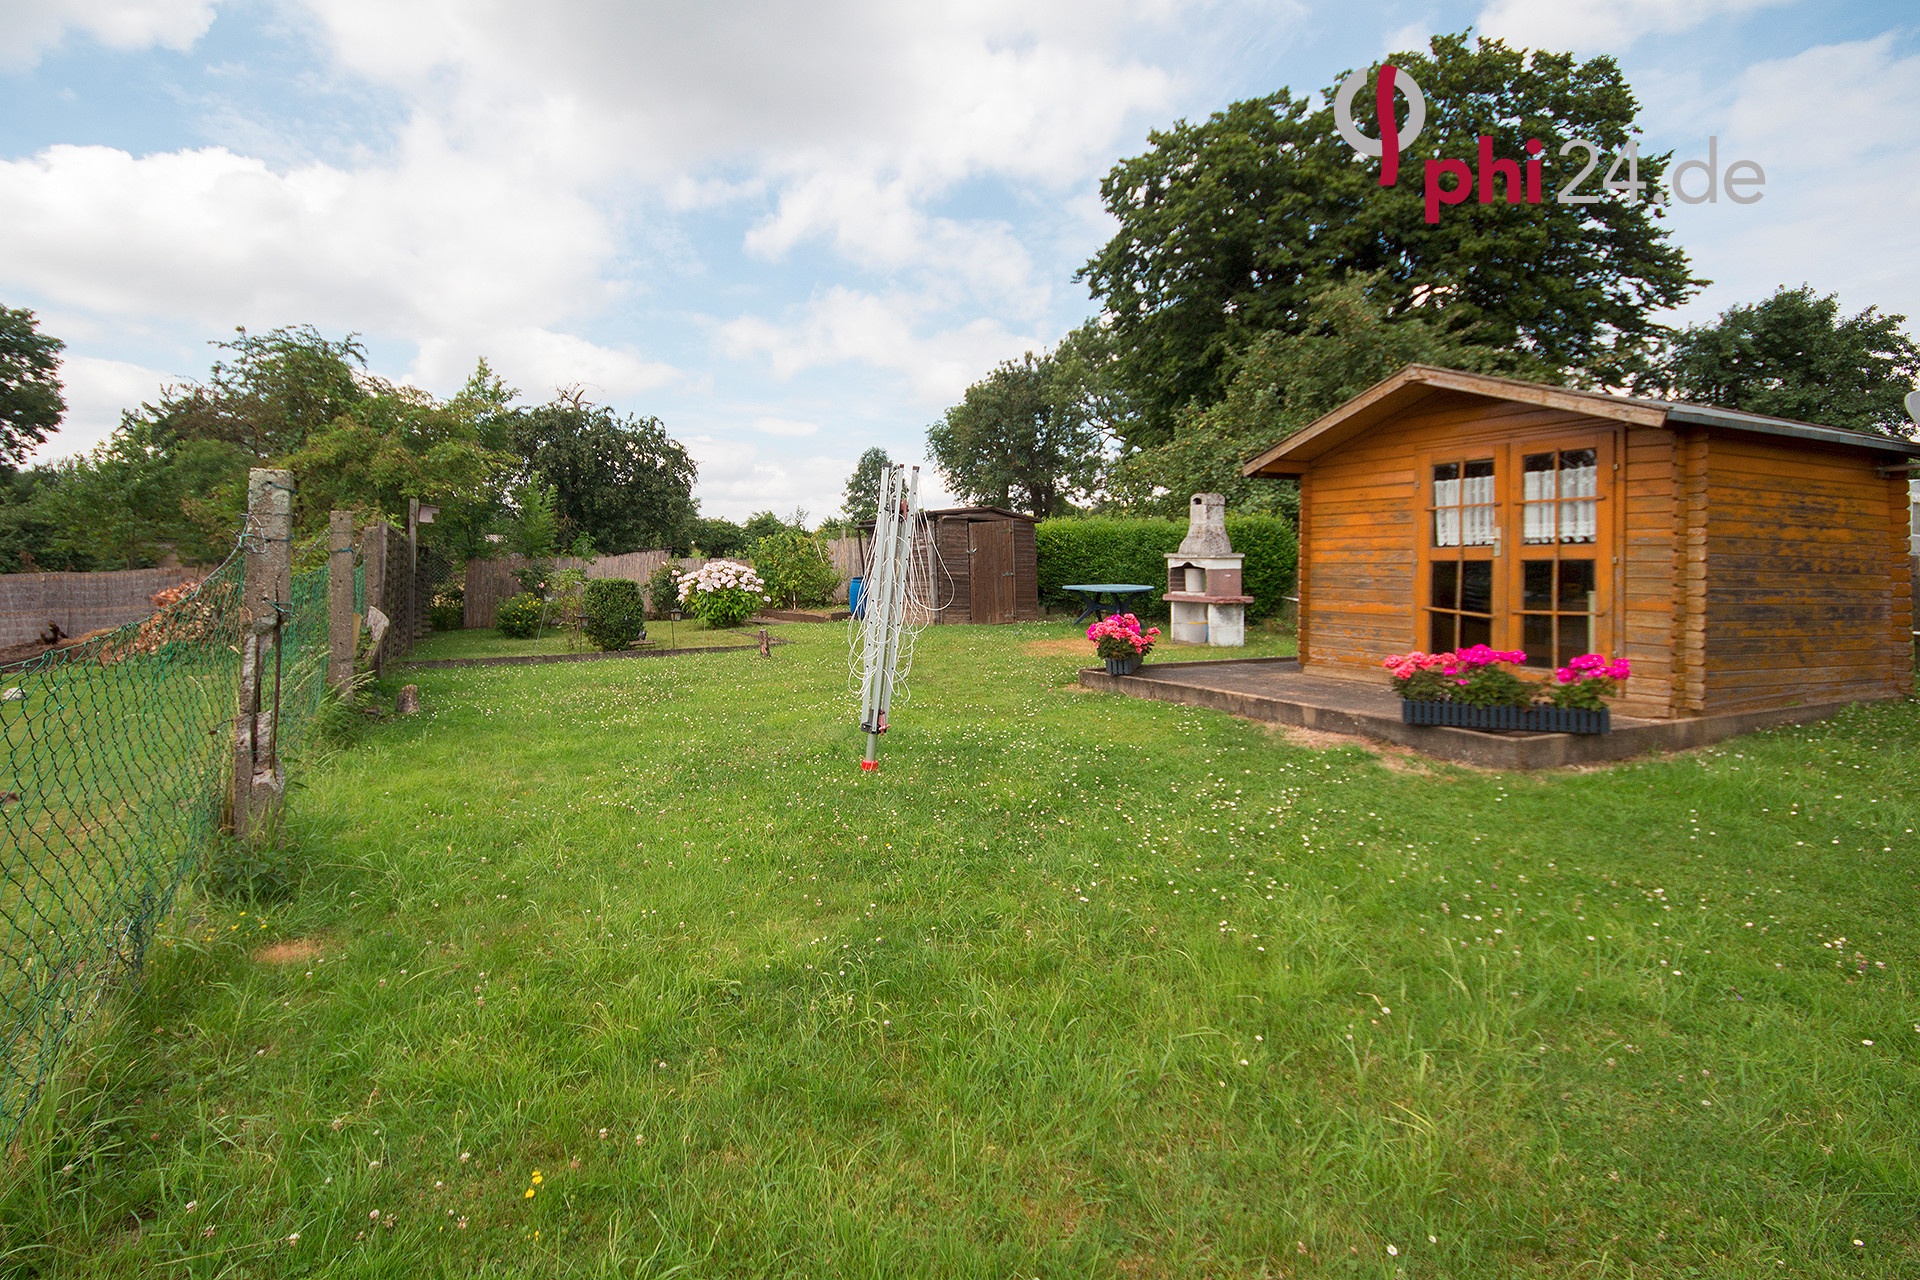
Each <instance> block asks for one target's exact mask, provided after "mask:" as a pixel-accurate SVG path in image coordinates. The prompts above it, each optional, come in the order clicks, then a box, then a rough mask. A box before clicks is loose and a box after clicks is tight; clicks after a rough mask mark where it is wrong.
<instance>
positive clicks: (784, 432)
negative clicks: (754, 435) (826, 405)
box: [753, 418, 820, 437]
mask: <svg viewBox="0 0 1920 1280" xmlns="http://www.w3.org/2000/svg"><path fill="white" fill-rule="evenodd" d="M753 429H754V430H755V431H758V432H760V433H761V434H763V435H769V436H794V437H804V436H810V435H816V434H818V433H819V430H820V424H819V423H817V422H800V421H797V420H796V419H793V418H755V419H754V420H753Z"/></svg>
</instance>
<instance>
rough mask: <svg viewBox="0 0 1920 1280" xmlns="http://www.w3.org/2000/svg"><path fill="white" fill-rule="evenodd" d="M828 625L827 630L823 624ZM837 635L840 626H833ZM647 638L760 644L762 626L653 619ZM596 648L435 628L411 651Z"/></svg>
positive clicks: (683, 645) (701, 645) (442, 654)
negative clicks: (710, 626) (720, 625)
mask: <svg viewBox="0 0 1920 1280" xmlns="http://www.w3.org/2000/svg"><path fill="white" fill-rule="evenodd" d="M821 625H822V624H820V623H808V622H801V623H785V624H776V625H773V626H769V627H767V628H766V630H767V634H769V635H771V636H774V637H776V638H784V637H786V636H788V635H790V634H791V633H792V632H793V630H794V629H795V627H808V626H813V627H818V626H821ZM823 629H825V628H823ZM831 629H832V630H834V631H835V632H836V633H838V631H839V628H837V627H833V628H831ZM647 640H648V641H649V642H650V644H649V646H648V647H650V648H655V649H668V648H673V649H706V648H711V647H714V646H719V645H739V644H758V643H759V642H760V628H759V627H753V626H747V627H727V628H722V629H720V630H717V631H714V630H709V629H708V628H707V624H706V623H704V622H701V621H699V620H698V619H695V618H688V619H686V620H685V621H683V622H649V623H648V624H647ZM593 652H596V650H595V649H594V647H593V646H592V645H591V644H589V643H587V642H586V641H584V640H581V641H576V640H573V639H572V638H571V637H569V636H568V635H567V634H566V633H565V632H553V631H549V632H547V633H546V634H545V635H543V636H541V637H540V638H539V639H537V640H514V639H511V638H509V637H507V636H503V635H501V634H500V632H499V631H497V630H496V629H494V628H493V627H476V628H474V629H473V630H471V631H436V632H434V633H433V634H432V635H430V636H428V637H427V638H426V639H424V640H422V641H420V642H419V643H418V644H416V645H414V646H413V652H412V653H410V654H408V655H407V660H408V661H412V662H426V661H429V660H438V659H441V658H506V657H520V656H523V655H530V654H551V653H593Z"/></svg>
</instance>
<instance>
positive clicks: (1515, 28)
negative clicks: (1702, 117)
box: [1474, 0, 1792, 53]
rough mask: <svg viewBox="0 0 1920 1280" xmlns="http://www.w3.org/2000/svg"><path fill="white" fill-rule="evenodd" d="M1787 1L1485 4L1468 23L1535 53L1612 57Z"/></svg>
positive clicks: (1531, 0)
mask: <svg viewBox="0 0 1920 1280" xmlns="http://www.w3.org/2000/svg"><path fill="white" fill-rule="evenodd" d="M1789 3H1792V0H1582V2H1581V3H1564V2H1555V3H1542V0H1488V3H1487V4H1486V5H1485V6H1484V7H1483V8H1482V9H1481V10H1480V17H1479V19H1478V20H1477V21H1476V22H1475V23H1474V26H1475V27H1477V28H1478V29H1479V30H1480V31H1481V32H1482V33H1483V34H1485V35H1489V36H1499V37H1501V38H1502V39H1504V40H1506V41H1508V42H1509V43H1512V44H1519V45H1525V46H1527V47H1530V48H1535V49H1572V50H1575V51H1577V52H1581V53H1602V52H1608V51H1617V50H1619V49H1622V48H1625V47H1626V46H1628V45H1631V44H1632V43H1633V42H1634V41H1636V40H1638V39H1640V38H1641V37H1642V36H1649V35H1674V34H1677V33H1678V32H1682V31H1691V30H1692V29H1693V28H1695V27H1697V26H1699V25H1701V24H1702V23H1704V22H1708V21H1711V20H1712V19H1714V18H1720V17H1733V16H1738V15H1741V14H1747V13H1751V12H1753V11H1755V10H1757V9H1765V8H1770V7H1774V6H1778V5H1782V4H1789Z"/></svg>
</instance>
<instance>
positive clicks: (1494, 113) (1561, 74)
mask: <svg viewBox="0 0 1920 1280" xmlns="http://www.w3.org/2000/svg"><path fill="white" fill-rule="evenodd" d="M1390 61H1392V62H1393V63H1394V64H1395V65H1396V66H1397V67H1400V68H1403V69H1405V70H1406V71H1407V72H1409V73H1410V74H1411V75H1412V76H1413V78H1414V79H1415V80H1416V81H1417V82H1418V83H1419V85H1420V86H1421V88H1422V89H1423V90H1424V92H1425V96H1426V102H1427V122H1426V128H1425V130H1424V131H1423V132H1422V133H1421V134H1420V136H1419V138H1418V140H1417V142H1416V143H1415V144H1414V145H1413V147H1411V148H1410V149H1409V150H1408V151H1407V152H1406V153H1404V154H1403V155H1402V157H1401V168H1400V177H1399V183H1398V185H1397V186H1395V187H1390V188H1389V187H1381V186H1380V185H1379V162H1378V161H1376V160H1370V159H1362V158H1361V157H1359V156H1357V155H1356V154H1355V153H1354V151H1353V149H1352V148H1351V147H1349V146H1348V145H1347V144H1346V143H1345V142H1344V141H1342V140H1341V138H1340V137H1339V134H1338V132H1337V131H1336V129H1335V127H1334V122H1333V114H1332V110H1331V108H1330V107H1329V106H1328V105H1326V104H1328V103H1330V102H1331V101H1332V99H1333V95H1334V91H1335V87H1336V86H1329V87H1328V88H1327V89H1326V90H1324V91H1323V92H1322V94H1321V95H1320V96H1319V97H1317V98H1314V97H1305V96H1296V95H1295V94H1293V93H1292V92H1290V91H1289V90H1285V89H1282V90H1280V91H1279V92H1277V93H1274V94H1270V95H1268V96H1267V97H1264V98H1256V99H1251V100H1248V101H1244V102H1236V103H1234V104H1232V105H1231V106H1229V107H1227V108H1226V109H1225V110H1223V111H1220V112H1217V113H1215V114H1214V115H1213V116H1211V117H1210V118H1208V119H1207V120H1205V121H1202V122H1200V123H1197V124H1194V123H1189V122H1186V121H1181V122H1179V123H1177V124H1175V125H1174V126H1173V127H1172V128H1170V129H1166V130H1163V131H1159V132H1155V133H1154V134H1152V135H1151V137H1150V139H1149V142H1150V145H1149V147H1148V149H1147V151H1146V152H1145V153H1144V154H1142V155H1138V156H1135V157H1132V158H1131V159H1127V160H1123V161H1121V162H1120V163H1119V164H1117V165H1116V166H1114V168H1113V171H1112V172H1111V173H1110V174H1109V175H1108V176H1107V178H1106V180H1105V182H1104V183H1103V184H1102V186H1101V194H1102V196H1103V198H1104V199H1105V202H1106V206H1107V209H1108V210H1109V211H1110V212H1111V213H1112V214H1113V216H1114V217H1115V218H1117V219H1119V222H1120V230H1119V231H1118V232H1117V233H1116V234H1115V235H1114V237H1113V238H1112V240H1111V241H1109V242H1108V243H1107V245H1106V246H1105V247H1104V248H1103V249H1101V251H1100V252H1099V253H1098V254H1097V255H1096V256H1095V257H1094V258H1093V259H1092V260H1091V261H1090V262H1088V263H1087V264H1086V266H1085V267H1084V268H1083V269H1082V271H1081V273H1080V275H1081V278H1082V279H1084V280H1086V281H1087V283H1088V284H1089V286H1090V287H1091V289H1092V291H1093V294H1094V296H1095V297H1096V298H1098V299H1099V300H1100V302H1101V303H1102V305H1103V307H1104V310H1105V313H1106V314H1105V316H1104V317H1103V322H1104V326H1105V330H1106V334H1107V337H1108V340H1109V341H1110V342H1111V344H1112V346H1113V349H1114V351H1115V353H1116V354H1117V356H1118V360H1117V372H1118V374H1119V376H1120V378H1121V380H1122V381H1123V383H1124V384H1125V386H1126V390H1127V391H1128V393H1129V398H1130V400H1131V402H1132V405H1133V407H1134V408H1135V410H1136V414H1135V416H1133V417H1132V418H1130V419H1129V420H1128V421H1127V422H1126V423H1125V424H1124V430H1125V432H1126V435H1127V443H1128V444H1129V445H1132V446H1141V445H1151V444H1157V443H1160V442H1162V441H1165V440H1167V439H1169V438H1170V437H1171V436H1172V433H1173V427H1174V421H1175V417H1176V414H1177V413H1178V411H1179V410H1181V409H1182V408H1184V407H1188V406H1200V407H1204V406H1206V405H1209V404H1212V403H1213V402H1215V401H1217V400H1219V399H1220V398H1221V397H1222V396H1223V395H1224V394H1225V391H1226V387H1227V382H1228V380H1229V379H1230V377H1231V375H1232V371H1233V370H1234V368H1235V367H1236V363H1237V357H1238V355H1239V353H1241V352H1242V351H1244V350H1245V349H1246V348H1247V347H1248V345H1249V344H1250V343H1251V342H1252V341H1253V339H1254V337H1255V336H1256V335H1258V334H1261V333H1265V332H1268V331H1275V330H1277V331H1283V332H1298V331H1299V330H1300V329H1301V328H1302V326H1303V325H1304V324H1305V323H1306V321H1305V315H1306V309H1307V308H1306V304H1307V302H1308V300H1309V299H1310V298H1311V297H1313V296H1314V295H1315V294H1317V293H1319V292H1320V291H1321V290H1322V289H1324V288H1326V287H1327V286H1328V285H1329V284H1331V283H1335V282H1337V281H1339V280H1340V279H1342V278H1345V277H1346V276H1349V275H1364V276H1368V277H1377V278H1378V279H1379V280H1380V281H1382V282H1384V283H1383V285H1381V286H1376V287H1384V288H1385V289H1386V290H1387V291H1388V294H1389V295H1390V300H1389V304H1388V310H1389V313H1390V314H1393V315H1398V314H1402V313H1404V312H1405V311H1407V310H1408V309H1410V308H1411V307H1413V306H1414V305H1415V304H1416V303H1422V302H1423V303H1426V304H1427V305H1429V306H1431V307H1434V308H1436V310H1434V311H1433V312H1430V314H1432V315H1434V316H1435V317H1436V319H1439V320H1441V321H1442V322H1443V324H1444V327H1445V328H1446V330H1447V331H1448V332H1449V333H1451V334H1452V335H1454V336H1455V337H1457V338H1459V339H1461V340H1463V341H1466V342H1469V343H1472V344H1473V345H1476V346H1479V347H1483V348H1486V349H1488V350H1489V351H1492V352H1495V353H1499V352H1511V353H1513V354H1514V356H1515V357H1516V359H1518V360H1520V361H1522V362H1523V363H1524V364H1525V365H1526V366H1530V367H1532V368H1536V369H1537V368H1539V367H1542V366H1545V367H1553V368H1561V369H1568V370H1571V371H1574V372H1575V374H1576V376H1578V375H1582V374H1584V375H1585V376H1588V377H1591V378H1592V379H1594V380H1597V381H1602V382H1606V381H1614V380H1616V379H1617V376H1618V375H1617V371H1618V369H1619V368H1620V367H1621V366H1622V364H1623V362H1624V361H1626V360H1627V359H1628V358H1629V357H1630V356H1631V354H1632V353H1634V352H1635V351H1637V350H1639V349H1640V348H1642V347H1643V346H1644V345H1645V344H1646V343H1647V342H1648V341H1649V340H1650V339H1652V338H1654V337H1655V336H1657V334H1658V333H1659V326H1658V325H1657V324H1656V323H1655V322H1654V321H1653V320H1652V319H1651V316H1652V315H1653V314H1654V313H1657V312H1658V311H1660V310H1661V309H1663V308H1667V307H1671V306H1673V305H1675V304H1677V303H1679V302H1680V301H1682V300H1683V299H1684V298H1686V297H1687V296H1688V295H1689V294H1690V293H1691V292H1692V291H1693V289H1694V288H1695V287H1696V286H1697V285H1698V284H1699V283H1700V282H1698V281H1696V280H1694V279H1693V278H1692V277H1691V274H1690V272H1689V270H1688V265H1687V259H1686V256H1685V255H1684V254H1683V253H1682V252H1681V251H1680V250H1679V248H1677V247H1676V246H1674V245H1673V244H1672V243H1671V242H1670V241H1669V238H1668V234H1667V230H1666V228H1665V227H1664V226H1663V225H1662V223H1661V221H1660V217H1661V211H1660V209H1659V208H1658V206H1656V205H1654V204H1653V203H1651V202H1649V201H1645V200H1643V201H1642V202H1640V203H1638V204H1630V203H1628V202H1627V201H1626V200H1625V199H1624V198H1621V197H1608V198H1605V199H1602V200H1601V201H1599V202H1598V203H1594V204H1559V203H1557V202H1556V201H1555V199H1554V192H1555V188H1557V187H1558V186H1559V185H1561V184H1562V183H1563V182H1564V181H1565V180H1566V178H1567V177H1569V176H1570V175H1571V174H1572V173H1573V172H1574V171H1575V170H1576V169H1577V167H1578V163H1570V162H1569V161H1568V160H1563V159H1560V158H1559V156H1558V152H1559V149H1560V146H1561V144H1562V143H1563V142H1565V141H1566V140H1568V139H1571V138H1576V137H1578V138H1586V139H1590V140H1591V141H1593V142H1594V143H1596V144H1598V145H1599V146H1600V147H1602V148H1604V149H1605V150H1606V151H1608V152H1612V151H1614V150H1615V149H1617V148H1620V147H1623V146H1624V145H1625V144H1626V143H1627V142H1628V141H1630V140H1633V139H1636V138H1637V137H1638V136H1639V128H1638V125H1637V121H1636V117H1637V112H1638V104H1637V102H1636V100H1635V98H1634V95H1633V92H1632V90H1631V89H1630V88H1629V87H1628V85H1627V83H1626V80H1625V79H1624V78H1623V77H1622V75H1621V73H1620V69H1619V67H1618V66H1617V65H1615V63H1614V62H1613V60H1612V59H1611V58H1606V57H1596V58H1591V59H1588V60H1586V61H1580V60H1578V59H1576V58H1575V57H1574V56H1573V55H1571V54H1565V53H1548V52H1541V51H1535V52H1532V53H1529V52H1527V51H1525V50H1520V49H1513V48H1509V47H1508V46H1507V45H1505V44H1504V43H1502V42H1500V41H1498V40H1487V39H1480V40H1478V41H1477V42H1474V41H1470V39H1469V37H1468V36H1467V35H1465V34H1464V33H1463V34H1460V35H1448V36H1436V37H1434V39H1433V41H1432V47H1431V51H1430V52H1427V53H1402V54H1395V55H1393V56H1392V58H1391V59H1390ZM1371 97H1372V95H1371V94H1370V93H1369V94H1362V95H1360V102H1359V103H1358V104H1357V105H1356V115H1357V116H1358V117H1359V120H1360V122H1361V127H1362V128H1363V130H1365V131H1367V132H1369V133H1374V134H1375V136H1377V131H1376V130H1375V125H1374V122H1373V119H1372V117H1373V111H1372V108H1371V106H1369V105H1366V104H1367V103H1370V102H1371ZM1481 134H1487V135H1489V136H1491V137H1492V138H1493V140H1494V142H1493V151H1494V154H1495V155H1496V156H1501V157H1507V158H1511V159H1516V160H1517V159H1520V158H1523V156H1524V148H1525V144H1526V141H1527V139H1528V138H1534V137H1537V138H1539V139H1541V140H1542V141H1543V142H1544V143H1545V145H1546V153H1545V154H1546V156H1547V160H1548V163H1547V166H1546V175H1547V188H1546V191H1545V192H1544V196H1545V198H1544V200H1543V202H1542V203H1540V204H1537V205H1534V204H1524V203H1523V204H1520V205H1518V206H1513V205H1509V204H1507V203H1506V202H1505V200H1504V198H1501V199H1500V200H1499V202H1498V203H1495V204H1489V205H1480V204H1477V203H1472V202H1469V203H1465V204H1460V205H1455V206H1452V207H1449V208H1445V209H1443V210H1442V211H1441V216H1440V219H1439V221H1438V223H1437V224H1429V223H1428V222H1427V221H1426V220H1425V208H1424V201H1423V199H1422V195H1421V188H1422V176H1421V175H1422V169H1423V164H1424V161H1425V159H1426V158H1427V157H1430V156H1442V157H1455V158H1464V159H1469V160H1473V159H1476V158H1477V146H1476V139H1477V138H1478V137H1479V135H1481ZM1577 154H1578V153H1576V155H1577ZM1581 162H1583V161H1581ZM1665 164H1666V157H1665V156H1664V155H1643V156H1641V157H1640V161H1639V166H1638V169H1639V174H1638V176H1639V178H1640V180H1641V181H1643V182H1646V183H1648V184H1649V189H1650V190H1651V187H1652V184H1653V183H1655V182H1657V180H1658V179H1659V178H1660V176H1661V174H1662V173H1663V172H1664V169H1665ZM1605 169H1606V164H1605V163H1603V164H1602V166H1601V168H1600V169H1599V170H1597V171H1596V172H1595V174H1594V175H1593V177H1592V178H1591V179H1590V180H1589V182H1588V184H1587V187H1586V189H1587V190H1594V189H1596V188H1597V187H1598V185H1599V180H1600V178H1601V177H1602V176H1603V174H1604V172H1605ZM1623 173H1624V170H1623Z"/></svg>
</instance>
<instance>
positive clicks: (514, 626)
mask: <svg viewBox="0 0 1920 1280" xmlns="http://www.w3.org/2000/svg"><path fill="white" fill-rule="evenodd" d="M544 607H545V606H543V605H542V604H541V603H540V597H539V596H536V595H534V594H533V593H532V592H529V591H522V592H521V593H520V594H519V595H517V596H508V597H507V598H506V599H505V600H502V601H501V602H500V612H499V613H497V614H495V615H494V625H495V626H497V627H499V628H500V634H501V635H503V636H506V637H508V638H509V639H513V640H531V639H533V638H534V636H536V635H538V634H539V632H540V611H541V609H542V608H544Z"/></svg>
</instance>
